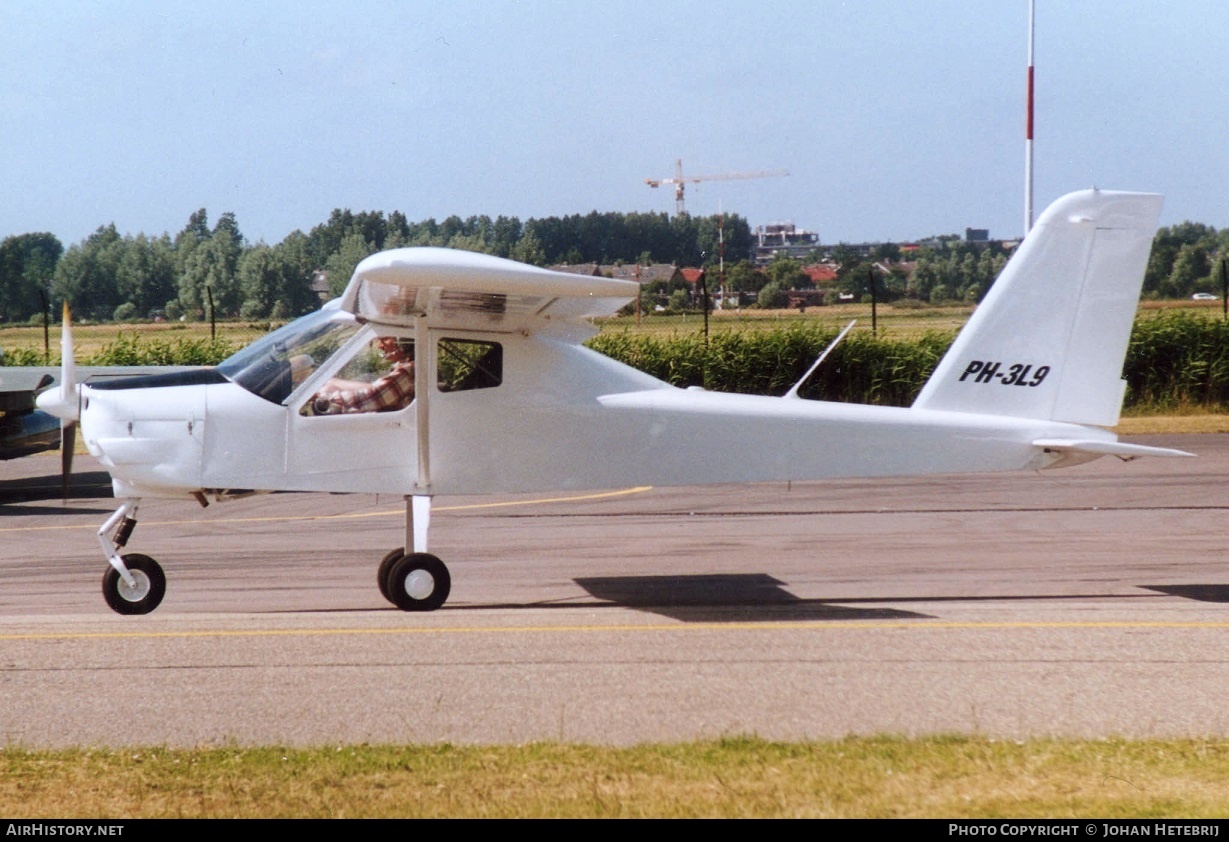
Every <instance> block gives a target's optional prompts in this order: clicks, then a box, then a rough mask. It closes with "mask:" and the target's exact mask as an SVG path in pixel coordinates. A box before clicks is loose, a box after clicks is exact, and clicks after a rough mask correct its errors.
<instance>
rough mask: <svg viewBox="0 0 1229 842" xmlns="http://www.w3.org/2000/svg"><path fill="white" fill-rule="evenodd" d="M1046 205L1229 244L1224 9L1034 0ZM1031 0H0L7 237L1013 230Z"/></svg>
mask: <svg viewBox="0 0 1229 842" xmlns="http://www.w3.org/2000/svg"><path fill="white" fill-rule="evenodd" d="M1036 6H1037V26H1036V66H1037V105H1036V120H1037V130H1036V143H1035V168H1036V181H1035V185H1036V186H1035V205H1036V210H1037V213H1040V211H1041V210H1042V209H1043V208H1044V207H1045V205H1046V204H1048V203H1049V202H1050V201H1052V200H1053V199H1055V198H1057V197H1058V196H1059V195H1061V194H1063V193H1065V192H1067V191H1069V190H1073V189H1078V188H1082V187H1087V186H1092V185H1096V186H1099V187H1105V188H1113V189H1129V190H1146V191H1154V192H1160V193H1164V194H1166V197H1167V198H1166V207H1165V211H1164V214H1163V216H1162V223H1163V224H1173V223H1175V222H1180V221H1182V220H1187V219H1190V220H1193V221H1197V222H1203V223H1206V224H1209V225H1213V226H1215V227H1217V228H1222V227H1225V226H1227V225H1229V143H1227V139H1229V95H1227V92H1226V87H1227V86H1226V81H1227V80H1229V55H1226V51H1225V45H1224V34H1225V33H1226V32H1229V3H1225V2H1223V0H1170V2H1159V0H1036ZM1027 21H1028V3H1027V0H857V1H856V2H855V0H850V1H849V2H837V0H800V2H792V1H791V0H785V1H784V2H767V3H749V2H745V0H744V2H727V1H726V0H702V1H701V0H652V2H649V1H648V0H607V1H606V2H600V3H599V2H585V1H584V0H571V2H556V1H555V0H519V1H518V0H452V2H448V3H440V2H430V3H426V2H409V1H408V0H400V2H391V1H390V0H383V1H382V2H381V0H347V2H320V1H317V2H311V1H310V0H308V2H294V3H291V2H277V3H273V2H260V0H243V2H231V0H215V2H212V3H199V2H193V3H181V2H119V0H114V1H113V2H108V1H107V0H103V1H102V2H84V0H80V1H79V2H59V1H58V0H49V1H45V2H28V0H0V115H2V117H0V185H2V186H0V237H5V236H9V235H12V234H20V233H26V232H32V231H51V232H52V233H54V234H56V235H57V236H58V237H60V239H61V240H62V241H63V242H64V243H65V244H66V245H70V244H73V243H76V242H80V241H81V240H82V239H84V238H85V237H86V236H88V235H89V234H90V233H91V232H92V231H93V230H94V229H96V228H97V227H98V226H99V225H104V224H107V223H109V222H114V223H115V225H116V226H117V227H118V228H119V230H120V231H121V232H122V233H129V234H136V233H140V232H144V233H146V234H160V233H162V232H164V231H169V232H171V233H174V232H176V231H178V230H179V229H181V228H182V227H183V226H184V224H185V223H186V221H187V219H188V216H189V214H191V213H192V212H193V211H194V210H196V209H197V208H200V207H204V208H206V209H207V210H208V212H209V219H210V222H211V223H212V222H213V221H215V220H216V219H217V217H218V216H219V215H220V214H221V213H223V212H225V211H232V212H234V213H235V215H236V217H237V219H238V222H239V227H240V229H241V230H242V231H243V233H244V234H245V236H246V237H247V238H248V239H249V240H250V241H253V242H254V241H257V240H264V241H265V242H268V243H276V242H278V241H280V240H281V239H282V238H284V237H285V236H286V235H287V234H288V233H290V232H291V231H293V230H295V229H301V230H304V231H307V230H309V229H310V228H311V227H312V226H314V225H316V224H318V223H320V222H323V221H324V220H325V219H327V217H328V215H329V213H330V212H331V211H332V209H333V208H337V207H347V208H350V209H351V210H354V211H360V210H380V211H385V212H389V211H393V210H400V211H402V212H403V213H405V214H406V215H407V216H408V217H409V218H410V219H411V220H418V219H425V218H427V217H435V218H437V219H443V218H444V217H446V216H448V215H450V214H458V215H460V216H462V217H466V216H470V215H472V214H488V215H490V216H496V215H499V214H507V215H515V216H518V217H520V218H521V219H522V220H524V219H527V218H529V217H534V216H539V217H540V216H557V215H566V214H572V213H581V214H583V213H588V212H589V211H591V210H598V211H622V212H627V211H667V212H670V213H673V212H674V200H673V195H672V193H671V191H670V190H669V189H668V188H665V189H657V190H652V189H650V188H649V187H647V186H646V185H645V184H644V179H645V178H646V177H654V178H663V177H667V176H670V175H672V174H673V171H674V161H675V159H676V158H681V159H682V160H683V166H684V171H685V173H686V174H709V173H729V172H741V171H760V170H777V169H785V170H788V171H789V173H790V174H789V175H788V176H785V177H780V178H763V179H748V180H729V181H712V182H705V183H702V184H699V185H692V186H690V187H689V189H688V194H687V205H688V210H689V211H691V212H692V213H693V214H710V213H715V212H717V211H718V210H719V209H724V210H726V211H732V212H736V213H740V214H742V215H744V216H745V217H747V219H748V220H749V221H750V223H751V224H752V225H753V226H754V225H760V224H765V223H769V222H777V221H791V222H794V223H795V224H796V225H798V226H799V227H803V228H807V229H810V230H814V231H818V232H819V235H820V238H821V240H822V241H823V242H839V241H844V242H861V241H880V240H906V239H912V238H916V237H922V236H926V235H930V234H940V233H963V231H964V229H965V228H966V227H977V228H989V229H990V232H991V235H992V236H994V237H1012V236H1017V235H1019V234H1020V233H1022V230H1023V219H1024V210H1023V207H1024V198H1023V197H1024V111H1025V108H1024V102H1025V67H1026V64H1027V43H1028V42H1027Z"/></svg>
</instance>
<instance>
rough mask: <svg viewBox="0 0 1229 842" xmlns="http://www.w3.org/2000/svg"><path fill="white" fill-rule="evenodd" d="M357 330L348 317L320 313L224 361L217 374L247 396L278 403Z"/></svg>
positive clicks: (299, 320) (345, 314)
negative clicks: (242, 390)
mask: <svg viewBox="0 0 1229 842" xmlns="http://www.w3.org/2000/svg"><path fill="white" fill-rule="evenodd" d="M358 329H359V325H358V323H357V322H355V321H354V317H353V316H351V315H350V314H349V313H344V312H342V311H340V310H336V309H329V310H320V311H318V312H315V313H312V314H310V315H307V316H304V317H303V318H301V319H296V320H295V321H293V322H291V323H290V324H288V325H283V326H282V327H280V328H278V329H277V330H275V331H273V332H272V333H270V334H269V335H268V336H265V337H264V338H262V339H258V340H257V341H255V342H253V343H252V344H251V345H249V346H247V347H246V348H244V349H243V350H242V351H239V352H238V353H236V354H233V355H231V356H229V357H227V358H226V359H225V360H223V361H222V362H221V363H220V364H219V365H218V371H220V372H221V373H222V374H224V375H226V377H227V378H228V379H230V380H232V381H234V382H235V383H238V384H239V385H240V386H242V387H243V388H245V389H247V390H248V391H249V392H251V393H253V394H255V395H259V396H260V397H262V398H264V399H265V400H267V401H270V402H272V403H281V402H282V401H284V400H286V398H287V397H289V396H290V393H291V392H292V391H294V388H295V386H297V385H298V384H300V383H302V382H303V381H304V380H306V379H307V377H308V376H309V375H311V373H312V372H313V371H315V370H316V366H318V365H320V364H321V363H323V362H324V361H325V360H326V359H328V358H329V356H331V355H332V354H333V352H334V351H336V350H337V349H338V348H340V347H341V345H342V343H344V342H345V341H346V340H347V339H349V338H350V337H351V336H353V335H354V333H355V332H356V331H357V330H358Z"/></svg>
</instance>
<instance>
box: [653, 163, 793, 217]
mask: <svg viewBox="0 0 1229 842" xmlns="http://www.w3.org/2000/svg"><path fill="white" fill-rule="evenodd" d="M781 175H789V172H788V171H787V170H761V171H759V172H728V173H719V174H717V175H689V176H686V177H684V176H683V159H682V158H679V159H678V160H676V161H675V162H674V178H646V179H645V180H644V183H645V184H647V185H649V186H650V187H660V186H661V185H663V184H673V185H674V210H675V212H676V213H687V207H686V205H685V204H684V202H683V187H684V186H685V185H686V184H687V183H688V182H690V183H692V184H696V183H697V182H701V181H727V180H730V179H734V178H775V177H777V176H781Z"/></svg>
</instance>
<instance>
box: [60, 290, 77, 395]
mask: <svg viewBox="0 0 1229 842" xmlns="http://www.w3.org/2000/svg"><path fill="white" fill-rule="evenodd" d="M76 387H77V367H76V364H75V362H74V360H73V320H72V313H71V312H70V311H69V309H68V299H67V298H66V299H64V313H63V320H62V321H61V322H60V393H61V394H63V395H64V396H65V397H66V398H67V396H68V393H69V392H72V391H75V390H76Z"/></svg>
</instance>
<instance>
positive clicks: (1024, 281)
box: [913, 190, 1162, 427]
mask: <svg viewBox="0 0 1229 842" xmlns="http://www.w3.org/2000/svg"><path fill="white" fill-rule="evenodd" d="M1161 201H1162V197H1161V196H1158V195H1155V194H1150V193H1119V192H1110V191H1105V190H1085V191H1081V192H1078V193H1070V194H1068V195H1066V196H1064V197H1062V198H1061V199H1059V200H1058V201H1056V202H1055V203H1054V204H1052V205H1051V206H1050V207H1049V208H1047V209H1046V211H1045V213H1043V214H1042V215H1041V218H1040V219H1039V220H1038V221H1037V224H1036V225H1035V226H1033V229H1032V230H1031V231H1030V232H1029V234H1028V236H1027V237H1026V238H1025V240H1024V242H1023V243H1022V244H1021V246H1020V248H1019V250H1018V251H1017V252H1016V254H1015V255H1014V256H1013V257H1012V259H1011V261H1010V262H1009V263H1008V264H1007V266H1006V268H1004V269H1003V272H1002V274H1001V275H999V278H998V280H997V281H995V283H994V286H993V287H991V289H990V292H989V294H988V295H987V296H986V298H985V300H984V301H983V302H982V303H981V304H980V305H979V306H978V308H977V311H976V312H975V313H974V314H973V316H972V317H971V318H970V319H969V321H968V323H967V324H966V325H965V327H964V329H963V330H962V331H961V332H960V335H959V336H957V337H956V341H955V342H954V343H953V344H952V347H951V349H950V350H949V351H948V352H947V354H946V355H945V356H944V357H943V359H942V360H941V361H940V362H939V365H938V367H937V368H936V369H935V371H934V374H933V375H932V376H931V378H930V380H929V381H927V383H926V385H925V386H924V387H923V388H922V391H921V393H920V394H919V395H918V397H917V400H916V401H915V402H914V404H913V406H914V407H915V408H918V409H933V410H950V411H954V412H975V413H980V414H990V415H1010V416H1014V417H1019V418H1037V419H1042V420H1049V421H1067V422H1071V423H1076V424H1094V425H1099V426H1106V427H1109V426H1113V425H1115V424H1117V423H1118V416H1119V413H1120V412H1121V410H1122V398H1123V393H1124V391H1125V389H1126V383H1125V381H1123V380H1122V363H1123V360H1124V359H1125V357H1126V351H1127V343H1128V341H1129V340H1130V335H1131V326H1132V325H1133V324H1134V321H1135V310H1136V307H1137V305H1138V304H1139V293H1140V287H1141V286H1142V284H1143V278H1144V270H1145V268H1146V267H1147V262H1148V253H1149V251H1150V250H1151V248H1152V239H1153V235H1154V234H1155V233H1156V227H1157V221H1158V218H1159V216H1160V212H1161Z"/></svg>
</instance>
